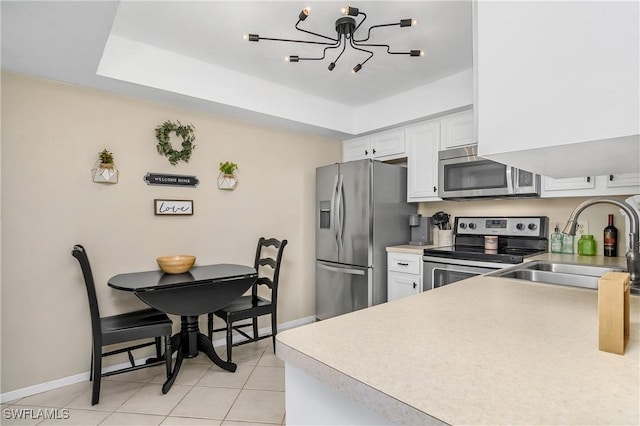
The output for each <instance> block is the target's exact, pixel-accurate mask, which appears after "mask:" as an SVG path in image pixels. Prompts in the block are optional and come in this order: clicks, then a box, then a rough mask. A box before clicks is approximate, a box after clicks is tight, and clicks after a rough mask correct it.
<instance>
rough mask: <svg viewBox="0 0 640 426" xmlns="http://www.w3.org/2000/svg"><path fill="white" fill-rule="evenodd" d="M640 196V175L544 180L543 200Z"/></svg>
mask: <svg viewBox="0 0 640 426" xmlns="http://www.w3.org/2000/svg"><path fill="white" fill-rule="evenodd" d="M631 194H640V173H620V174H612V175H605V176H581V177H577V178H561V179H553V178H550V177H547V176H544V177H543V178H542V193H541V196H542V198H552V197H593V196H601V195H631Z"/></svg>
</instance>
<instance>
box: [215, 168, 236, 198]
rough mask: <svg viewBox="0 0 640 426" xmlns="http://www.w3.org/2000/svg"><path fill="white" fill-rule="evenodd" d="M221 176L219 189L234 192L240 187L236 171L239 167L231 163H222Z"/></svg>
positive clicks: (219, 177)
mask: <svg viewBox="0 0 640 426" xmlns="http://www.w3.org/2000/svg"><path fill="white" fill-rule="evenodd" d="M218 169H219V170H220V175H219V176H218V188H220V189H226V190H231V191H233V190H234V189H235V188H236V186H237V185H238V177H237V176H236V170H238V165H237V164H236V163H233V162H231V161H225V162H224V163H220V167H218Z"/></svg>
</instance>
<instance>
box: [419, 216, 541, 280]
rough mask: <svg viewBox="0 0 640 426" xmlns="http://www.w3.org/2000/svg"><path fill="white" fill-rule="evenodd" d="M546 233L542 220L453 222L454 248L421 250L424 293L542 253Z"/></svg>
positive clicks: (461, 219) (513, 218) (516, 218)
mask: <svg viewBox="0 0 640 426" xmlns="http://www.w3.org/2000/svg"><path fill="white" fill-rule="evenodd" d="M548 229H549V218H548V217H546V216H509V217H506V216H504V217H499V216H498V217H496V216H491V217H484V216H482V217H458V218H456V220H455V222H454V235H455V245H453V246H446V247H434V248H429V249H425V250H424V256H423V260H424V283H423V286H424V289H425V290H427V289H433V288H437V287H441V286H443V285H447V284H451V283H454V282H456V281H460V280H463V279H466V278H470V277H473V276H476V275H481V274H485V273H488V272H492V271H495V270H497V269H501V268H505V267H507V266H509V265H513V264H518V263H522V262H523V261H524V259H525V258H527V257H530V256H535V255H537V254H541V253H544V252H546V251H547V250H548V240H547V235H548ZM485 237H489V238H485ZM495 237H497V240H498V241H497V246H496V241H495Z"/></svg>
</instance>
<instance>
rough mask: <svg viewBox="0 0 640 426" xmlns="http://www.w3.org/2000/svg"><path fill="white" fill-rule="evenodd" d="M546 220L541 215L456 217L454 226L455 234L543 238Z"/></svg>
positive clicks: (545, 233) (545, 231)
mask: <svg viewBox="0 0 640 426" xmlns="http://www.w3.org/2000/svg"><path fill="white" fill-rule="evenodd" d="M547 222H548V218H546V217H543V216H518V217H513V216H511V217H457V218H456V220H455V226H454V228H455V233H456V235H498V236H505V237H535V238H545V237H546V235H547Z"/></svg>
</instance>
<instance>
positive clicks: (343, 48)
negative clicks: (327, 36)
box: [333, 35, 347, 64]
mask: <svg viewBox="0 0 640 426" xmlns="http://www.w3.org/2000/svg"><path fill="white" fill-rule="evenodd" d="M344 38H345V41H344V44H343V45H342V52H340V54H339V55H338V57H337V58H336V59H335V61H333V63H334V64H335V63H336V62H338V59H340V57H341V56H342V54H343V53H344V51H345V49H346V48H347V36H346V35H345V37H344ZM340 42H341V43H342V39H340Z"/></svg>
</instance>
